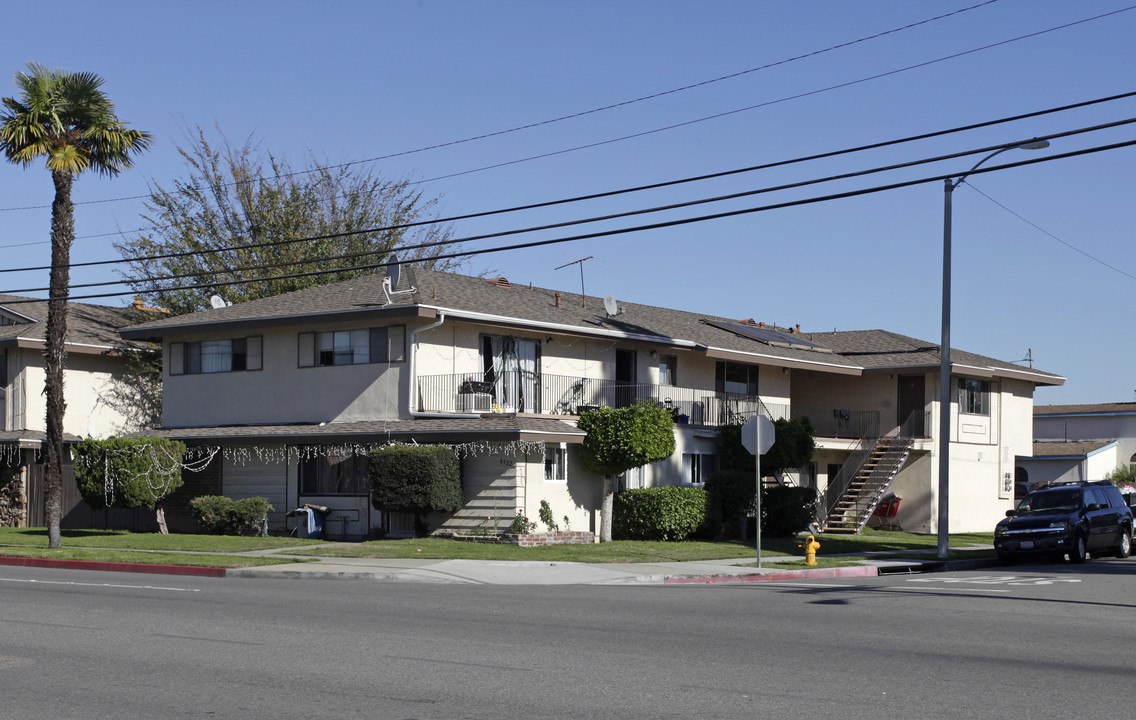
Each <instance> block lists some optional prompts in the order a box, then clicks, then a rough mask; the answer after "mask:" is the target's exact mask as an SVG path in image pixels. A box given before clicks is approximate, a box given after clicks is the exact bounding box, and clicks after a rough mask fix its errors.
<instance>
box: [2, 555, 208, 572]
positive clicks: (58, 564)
mask: <svg viewBox="0 0 1136 720" xmlns="http://www.w3.org/2000/svg"><path fill="white" fill-rule="evenodd" d="M0 565H15V566H17V567H40V568H59V569H62V570H102V571H113V572H133V573H149V574H153V575H193V576H196V577H225V573H226V571H227V568H216V567H198V566H196V565H142V564H136V563H124V562H99V561H96V560H52V559H50V558H22V557H0Z"/></svg>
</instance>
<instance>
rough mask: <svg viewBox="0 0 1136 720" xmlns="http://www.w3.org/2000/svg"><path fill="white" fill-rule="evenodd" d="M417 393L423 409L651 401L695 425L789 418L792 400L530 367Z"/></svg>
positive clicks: (437, 378) (428, 378)
mask: <svg viewBox="0 0 1136 720" xmlns="http://www.w3.org/2000/svg"><path fill="white" fill-rule="evenodd" d="M415 392H416V393H417V401H418V402H417V406H418V408H419V409H420V410H421V411H423V412H430V413H450V412H452V413H490V412H506V413H510V412H519V413H536V414H544V415H578V414H580V413H581V412H584V411H586V410H591V409H595V408H599V407H613V408H620V407H627V406H628V405H631V404H633V403H636V402H642V401H647V402H657V403H659V404H660V405H662V406H663V407H666V408H668V409H670V410H671V411H672V412H673V413H674V415H675V420H676V422H678V423H690V424H694V425H726V424H731V423H743V422H745V421H746V419H748V418H749V417H750V416H751V415H754V414H757V413H759V412H763V413H764V414H766V415H768V416H769V417H771V418H773V419H778V418H787V417H789V407H788V406H787V405H771V404H766V403H762V402H761V400H759V399H758V398H757V397H756V396H754V395H742V394H737V393H725V392H716V391H714V390H704V389H699V388H687V387H677V386H674V385H652V384H648V383H628V382H622V381H618V380H609V379H603V378H582V377H573V376H568V375H548V374H545V373H531V372H525V371H510V372H502V373H496V374H495V373H491V372H490V373H459V374H456V375H423V376H420V377H418V378H417V384H416V387H415Z"/></svg>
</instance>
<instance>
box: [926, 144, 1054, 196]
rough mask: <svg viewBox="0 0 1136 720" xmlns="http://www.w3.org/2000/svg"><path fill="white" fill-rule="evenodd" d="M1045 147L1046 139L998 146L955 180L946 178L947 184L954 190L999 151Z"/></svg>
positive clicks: (1046, 145)
mask: <svg viewBox="0 0 1136 720" xmlns="http://www.w3.org/2000/svg"><path fill="white" fill-rule="evenodd" d="M1047 147H1049V141H1048V140H1036V139H1035V140H1029V141H1028V142H1024V143H1019V144H1017V145H1007V146H1006V147H1004V148H998V149H997V150H995V151H994V152H992V153H990V154H989V155H987V156H986V157H984V158H982V159H981V160H979V161H978V162H976V163H974V167H972V168H971V169H969V170H967V171H966V172H964V173H963V174H962V175H959V177H958V179H957V180H955V181H953V182H952V181H950V180H948V181H947V183H948V185H950V190H954V189H955V188H957V187H958V186H959V185H961V184H962V181H963V180H966V178H967V176H968V175H970V174H971V173H972V172H974V171H975V170H977V169H978V166H979V165H981V164H983V163H984V162H986V161H987V160H989V159H990V158H992V157H994V156H995V155H1000V154H1001V153H1004V152H1006V151H1007V150H1019V149H1020V150H1041V149H1042V148H1047Z"/></svg>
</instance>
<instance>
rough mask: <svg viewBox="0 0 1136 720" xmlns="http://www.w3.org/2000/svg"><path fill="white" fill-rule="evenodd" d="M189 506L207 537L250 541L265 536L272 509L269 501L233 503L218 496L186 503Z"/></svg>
mask: <svg viewBox="0 0 1136 720" xmlns="http://www.w3.org/2000/svg"><path fill="white" fill-rule="evenodd" d="M189 506H190V507H191V508H192V509H193V516H194V518H196V520H197V523H198V524H199V525H201V527H202V528H204V530H205V531H206V532H207V533H210V534H212V535H245V536H251V537H258V536H263V535H267V534H268V525H267V518H268V513H270V512H272V511H273V509H274V508H273V507H272V505H271V504H270V503H269V502H268V498H263V497H250V498H244V499H242V500H233V499H232V498H227V497H223V496H221V495H202V496H201V497H195V498H193V499H192V500H190V501H189Z"/></svg>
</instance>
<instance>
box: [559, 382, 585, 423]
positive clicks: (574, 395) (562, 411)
mask: <svg viewBox="0 0 1136 720" xmlns="http://www.w3.org/2000/svg"><path fill="white" fill-rule="evenodd" d="M587 384H588V380H587V378H580V379H579V380H577V381H576V382H574V383H572V385H571V386H569V388H568V390H567V391H565V393H564V394H563V395H561V396H560V399H559V400H557V401H556V408H555V409H554V410H553V411H552V412H553V414H554V415H572V414H575V412H576V406H577V405H578V404H579V403H580V398H582V397H584V387H585V386H586V385H587Z"/></svg>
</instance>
